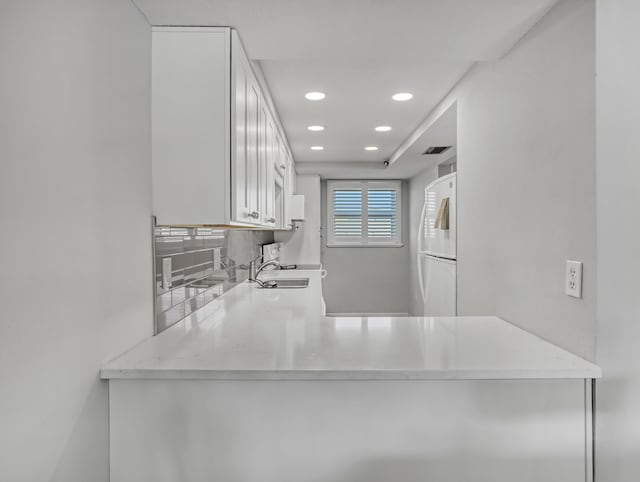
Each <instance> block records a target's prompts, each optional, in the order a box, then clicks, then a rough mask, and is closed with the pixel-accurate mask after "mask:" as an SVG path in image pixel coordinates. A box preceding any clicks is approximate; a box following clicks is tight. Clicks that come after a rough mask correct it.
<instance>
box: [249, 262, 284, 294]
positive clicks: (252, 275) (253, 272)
mask: <svg viewBox="0 0 640 482" xmlns="http://www.w3.org/2000/svg"><path fill="white" fill-rule="evenodd" d="M269 266H275V268H276V269H280V263H279V262H278V261H277V260H275V259H271V260H269V261H265V262H264V263H262V264H261V265H260V266H259V267H258V268H257V269H256V262H255V260H253V261H251V262H250V263H249V281H253V282H255V283H258V286H260V288H266V287H268V285H269V282H268V281H267V282H265V281H262V280H261V279H258V276H260V273H262V271H264V269H265V268H267V267H269Z"/></svg>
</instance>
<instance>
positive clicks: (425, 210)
mask: <svg viewBox="0 0 640 482" xmlns="http://www.w3.org/2000/svg"><path fill="white" fill-rule="evenodd" d="M426 213H427V203H424V205H423V206H422V214H421V215H420V226H419V227H418V253H417V259H416V261H417V262H418V282H419V283H420V299H421V300H422V303H424V301H425V298H424V280H423V279H422V259H421V258H422V254H421V253H422V235H423V234H424V233H423V230H424V218H425V214H426Z"/></svg>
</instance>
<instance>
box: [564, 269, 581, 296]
mask: <svg viewBox="0 0 640 482" xmlns="http://www.w3.org/2000/svg"><path fill="white" fill-rule="evenodd" d="M564 292H565V293H566V294H567V296H572V297H574V298H582V261H571V260H567V272H566V276H565V281H564Z"/></svg>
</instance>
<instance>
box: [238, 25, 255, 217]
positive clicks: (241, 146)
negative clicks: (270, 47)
mask: <svg viewBox="0 0 640 482" xmlns="http://www.w3.org/2000/svg"><path fill="white" fill-rule="evenodd" d="M235 39H236V37H235V36H234V40H235ZM234 45H236V48H234V49H233V52H232V56H233V59H232V77H233V95H232V112H233V116H232V127H233V129H232V137H233V143H232V151H231V186H232V212H231V217H232V220H233V221H236V222H240V223H253V224H259V223H260V214H259V211H258V106H259V103H260V88H259V86H258V82H257V81H256V79H255V76H254V75H253V70H252V69H251V65H250V64H249V61H248V59H247V57H246V56H245V54H244V51H243V50H242V48H241V46H240V45H239V44H234Z"/></svg>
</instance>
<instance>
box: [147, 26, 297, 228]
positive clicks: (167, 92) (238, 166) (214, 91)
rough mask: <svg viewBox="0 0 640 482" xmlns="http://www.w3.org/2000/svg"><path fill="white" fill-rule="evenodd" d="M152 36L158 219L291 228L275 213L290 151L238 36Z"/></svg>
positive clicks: (166, 32)
mask: <svg viewBox="0 0 640 482" xmlns="http://www.w3.org/2000/svg"><path fill="white" fill-rule="evenodd" d="M152 35H153V57H152V62H153V64H152V145H153V152H152V155H153V209H154V215H155V216H156V222H157V223H158V224H159V225H189V226H198V225H217V226H239V227H242V226H244V227H254V228H263V229H264V228H267V229H282V228H284V229H288V227H287V225H286V223H285V222H284V221H282V220H280V219H279V218H278V216H276V194H277V186H276V175H275V174H276V172H275V171H274V170H275V169H276V168H277V169H282V168H281V167H280V166H281V164H282V162H281V159H282V158H283V157H284V158H286V157H287V156H290V151H289V149H288V147H287V146H286V144H285V142H284V141H283V139H284V136H283V135H282V132H281V131H280V124H279V122H277V119H276V118H275V116H274V114H273V112H272V110H271V109H270V108H269V102H268V101H267V99H268V93H266V92H265V91H264V90H263V89H262V88H261V84H260V82H259V81H258V80H257V78H256V76H255V74H254V71H253V69H252V67H251V63H250V61H249V60H248V58H247V56H246V54H245V51H244V49H243V48H242V44H241V43H240V39H239V37H238V35H237V33H236V32H235V31H234V30H232V29H230V28H218V27H154V28H153V34H152ZM291 170H292V167H291ZM282 173H283V174H282V176H281V178H282V179H281V180H280V183H281V184H282V185H283V189H285V188H286V191H287V193H286V195H285V196H282V197H281V199H280V200H279V201H278V202H281V203H282V210H283V212H284V210H285V209H287V207H286V205H287V203H288V202H289V198H290V192H289V188H287V182H286V176H285V175H284V171H282Z"/></svg>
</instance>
